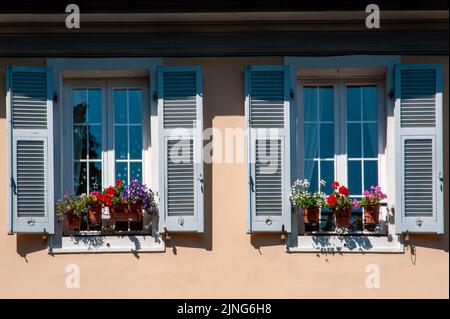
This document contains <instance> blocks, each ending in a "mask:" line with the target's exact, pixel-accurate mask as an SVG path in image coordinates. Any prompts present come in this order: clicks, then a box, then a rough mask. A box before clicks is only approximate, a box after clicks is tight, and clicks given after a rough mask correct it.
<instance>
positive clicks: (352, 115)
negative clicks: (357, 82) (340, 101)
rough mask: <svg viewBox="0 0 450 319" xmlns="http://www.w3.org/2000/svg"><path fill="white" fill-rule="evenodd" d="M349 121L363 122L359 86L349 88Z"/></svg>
mask: <svg viewBox="0 0 450 319" xmlns="http://www.w3.org/2000/svg"><path fill="white" fill-rule="evenodd" d="M347 120H348V121H360V120H361V88H360V87H359V86H349V87H347Z"/></svg>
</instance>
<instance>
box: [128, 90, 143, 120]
mask: <svg viewBox="0 0 450 319" xmlns="http://www.w3.org/2000/svg"><path fill="white" fill-rule="evenodd" d="M128 99H129V112H130V113H129V115H130V123H141V105H142V102H141V90H129V91H128Z"/></svg>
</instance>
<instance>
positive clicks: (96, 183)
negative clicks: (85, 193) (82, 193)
mask: <svg viewBox="0 0 450 319" xmlns="http://www.w3.org/2000/svg"><path fill="white" fill-rule="evenodd" d="M101 188H102V163H101V162H90V163H89V192H91V191H92V190H94V189H97V190H99V189H101Z"/></svg>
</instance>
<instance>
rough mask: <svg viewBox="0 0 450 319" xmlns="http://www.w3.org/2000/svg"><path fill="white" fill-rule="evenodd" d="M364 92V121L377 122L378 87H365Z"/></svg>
mask: <svg viewBox="0 0 450 319" xmlns="http://www.w3.org/2000/svg"><path fill="white" fill-rule="evenodd" d="M362 90H363V93H362V94H363V96H362V98H363V120H364V121H376V120H377V119H378V116H377V105H378V102H377V87H376V86H365V87H363V88H362Z"/></svg>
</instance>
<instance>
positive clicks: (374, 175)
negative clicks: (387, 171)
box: [364, 161, 378, 189]
mask: <svg viewBox="0 0 450 319" xmlns="http://www.w3.org/2000/svg"><path fill="white" fill-rule="evenodd" d="M372 185H373V186H376V185H378V161H364V189H369V187H370V186H372Z"/></svg>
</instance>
